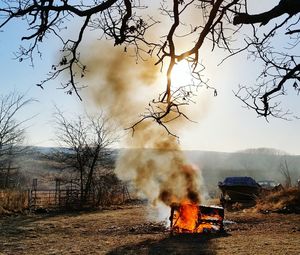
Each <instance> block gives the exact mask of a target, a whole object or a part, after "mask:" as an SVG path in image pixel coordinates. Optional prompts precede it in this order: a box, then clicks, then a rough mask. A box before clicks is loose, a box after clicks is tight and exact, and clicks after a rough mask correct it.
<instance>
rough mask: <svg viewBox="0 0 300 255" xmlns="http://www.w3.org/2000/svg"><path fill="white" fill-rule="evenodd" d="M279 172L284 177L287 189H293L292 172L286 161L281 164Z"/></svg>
mask: <svg viewBox="0 0 300 255" xmlns="http://www.w3.org/2000/svg"><path fill="white" fill-rule="evenodd" d="M279 171H280V173H281V174H282V176H283V177H284V181H285V185H284V186H285V188H290V187H292V178H291V175H290V170H289V166H288V163H287V160H286V159H285V160H284V161H283V162H280V166H279Z"/></svg>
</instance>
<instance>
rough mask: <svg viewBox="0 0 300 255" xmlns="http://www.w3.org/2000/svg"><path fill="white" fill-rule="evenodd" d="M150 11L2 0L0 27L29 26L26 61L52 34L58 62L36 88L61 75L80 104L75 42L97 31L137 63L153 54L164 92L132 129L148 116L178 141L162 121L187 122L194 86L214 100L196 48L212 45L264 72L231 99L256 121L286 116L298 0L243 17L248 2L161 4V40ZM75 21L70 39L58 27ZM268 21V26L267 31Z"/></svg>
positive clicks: (136, 5)
mask: <svg viewBox="0 0 300 255" xmlns="http://www.w3.org/2000/svg"><path fill="white" fill-rule="evenodd" d="M149 7H150V3H147V2H145V3H142V1H139V0H103V1H100V0H95V1H84V2H83V1H68V0H62V1H58V0H43V1H42V0H40V1H38V0H33V1H25V0H18V1H8V0H4V1H2V3H1V5H0V29H4V28H5V27H6V25H7V24H8V23H9V22H11V21H12V20H25V21H26V22H27V32H28V33H29V34H27V35H24V36H23V37H22V40H23V41H28V42H30V44H29V46H28V47H27V48H26V47H24V46H21V47H20V49H19V52H18V53H16V58H17V59H19V61H23V60H27V59H28V60H30V61H31V63H32V64H33V60H34V57H35V56H36V54H37V55H41V54H42V52H40V50H39V45H40V44H42V43H44V42H45V40H46V39H48V38H49V36H50V35H53V36H55V37H57V38H58V39H59V40H60V41H61V43H62V48H61V52H62V53H61V56H62V57H61V59H60V61H59V62H58V63H54V64H53V65H52V69H51V70H50V72H49V73H48V76H47V77H46V79H44V80H43V81H41V82H40V83H38V84H37V85H38V86H40V87H41V88H43V87H44V85H45V83H46V82H47V81H49V80H52V79H56V78H57V77H59V76H61V75H62V74H64V73H67V74H68V77H69V78H68V79H67V81H66V82H65V83H63V84H61V86H62V88H63V89H64V90H65V91H66V92H67V93H68V94H72V93H73V92H74V93H75V94H77V96H78V97H79V98H80V99H81V97H80V92H79V90H80V89H81V88H83V87H85V86H86V85H85V84H82V80H81V78H83V77H84V76H85V75H86V72H87V70H88V66H86V65H85V64H84V63H82V62H81V59H80V45H81V44H82V41H83V39H84V37H85V34H86V33H88V31H90V30H95V31H97V32H99V34H100V35H101V37H102V38H104V39H106V40H113V42H114V45H115V46H119V45H122V47H124V51H126V52H127V49H129V48H130V49H133V52H134V54H135V57H136V59H137V61H143V60H144V58H145V56H148V57H157V61H156V65H161V66H162V67H163V65H166V66H167V68H166V74H165V75H166V84H165V89H164V91H163V92H162V93H161V94H160V95H159V96H158V98H157V99H154V100H153V101H151V102H150V103H149V107H148V108H147V109H146V111H145V113H144V114H142V115H141V118H140V119H139V120H138V121H137V122H136V123H134V124H133V125H132V126H131V128H132V129H133V131H134V130H135V127H136V125H138V124H139V123H141V122H142V121H144V120H145V119H152V120H154V121H155V122H156V123H158V124H159V125H162V126H163V128H165V129H166V130H167V132H168V133H169V134H171V135H175V136H176V134H174V133H173V132H171V131H170V130H169V129H168V122H170V121H171V120H174V119H176V118H179V117H183V118H186V119H189V118H188V116H187V115H186V114H185V113H184V109H185V107H186V106H188V105H189V104H190V103H192V102H193V100H192V96H194V94H195V93H196V91H197V90H198V88H199V87H202V86H204V87H208V88H211V89H212V90H213V95H215V96H216V95H217V91H216V89H214V87H213V86H210V85H208V84H207V82H206V81H205V80H203V78H202V74H201V72H202V71H203V68H202V65H201V63H200V60H201V55H200V51H201V49H202V47H203V45H210V46H211V49H212V50H215V49H216V48H221V49H224V50H226V51H227V52H228V53H229V56H228V57H232V56H235V55H237V54H239V53H240V52H242V51H246V50H247V51H248V53H249V55H250V56H252V57H254V58H255V59H257V60H258V61H262V62H263V63H264V69H263V70H262V73H261V74H260V76H259V79H258V80H259V83H258V84H256V85H252V86H250V87H247V86H240V88H239V89H238V91H237V92H235V95H236V96H237V97H238V98H239V99H240V100H242V101H243V102H244V103H245V104H246V106H247V107H249V108H251V109H253V110H255V111H256V113H257V114H258V115H260V116H264V117H267V116H274V117H280V118H285V117H286V115H287V114H288V113H289V111H284V110H283V108H281V103H280V101H276V99H277V98H279V97H280V96H283V95H286V94H287V93H286V90H287V88H286V87H287V86H289V87H292V88H293V89H294V90H295V91H296V92H297V94H298V93H299V92H300V88H299V85H298V83H299V81H300V78H299V64H298V63H299V57H300V56H299V55H297V47H298V44H299V41H300V30H299V27H298V26H299V20H300V17H299V12H300V1H299V0H281V1H280V2H279V3H278V4H277V5H276V6H274V7H273V8H271V9H270V10H269V11H266V12H261V13H256V14H251V13H248V1H246V0H232V1H230V0H213V1H212V0H190V1H182V0H170V1H161V7H160V10H159V11H160V13H161V15H162V16H166V17H167V18H168V20H169V22H168V23H167V24H164V26H167V32H166V34H162V35H160V36H158V38H159V39H153V38H152V37H151V36H147V35H148V33H151V32H150V31H152V33H153V28H154V29H155V27H156V26H160V24H161V23H160V20H157V18H153V17H152V16H151V15H150V12H148V11H147V8H149ZM195 10H196V11H197V13H198V14H197V15H198V16H197V19H195V23H193V24H185V22H184V19H183V17H184V15H188V14H189V12H191V11H195ZM145 13H146V14H145ZM73 21H76V22H78V23H80V22H81V23H80V24H81V25H78V28H77V30H76V31H75V32H76V36H75V37H74V38H68V37H67V36H66V35H65V34H64V33H63V30H65V29H66V28H67V27H68V25H69V24H70V23H71V22H73ZM266 24H268V25H269V26H271V27H272V28H271V29H269V31H266V29H265V25H266ZM247 25H250V26H252V28H253V34H248V35H247V37H246V38H245V39H244V41H245V42H246V45H245V46H243V47H241V48H240V49H235V48H233V47H232V42H233V41H234V40H236V39H238V38H239V37H240V36H242V35H241V34H239V33H238V31H239V30H240V29H241V27H243V26H247ZM155 31H156V30H155ZM182 31H184V32H182ZM24 33H26V32H24ZM179 34H180V36H179ZM276 36H286V37H287V39H285V40H286V41H287V42H288V46H287V47H285V48H284V49H279V50H277V49H276V47H275V46H274V45H273V44H272V42H273V40H274V37H276ZM66 37H67V38H66ZM179 37H183V38H185V40H186V42H187V45H188V46H187V48H186V49H185V50H182V49H181V48H180V47H179V45H178V44H177V39H178V38H179ZM298 51H299V50H298ZM226 59H227V58H226ZM181 61H188V63H189V65H190V68H191V76H192V77H193V78H194V82H192V83H191V84H182V86H181V87H180V88H179V89H178V88H174V85H173V81H172V78H171V74H172V72H173V71H174V66H175V65H176V64H177V63H179V62H181ZM64 77H65V76H64Z"/></svg>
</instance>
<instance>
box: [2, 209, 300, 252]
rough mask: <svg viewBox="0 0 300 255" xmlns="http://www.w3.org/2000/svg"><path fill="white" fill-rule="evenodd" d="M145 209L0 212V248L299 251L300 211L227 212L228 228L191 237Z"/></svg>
mask: <svg viewBox="0 0 300 255" xmlns="http://www.w3.org/2000/svg"><path fill="white" fill-rule="evenodd" d="M149 214H152V212H151V210H149V208H148V207H146V206H145V205H139V206H137V205H133V206H119V207H114V208H112V209H110V210H103V211H98V212H97V211H95V212H88V213H87V212H85V213H84V212H77V213H69V214H45V215H31V216H30V215H27V216H10V217H5V218H2V219H1V218H0V229H1V235H0V254H1V255H15V254H18V255H22V254H24V255H25V254H26V255H27V254H31V255H34V254H38V255H43V254H48V255H49V254H62V255H63V254H78V255H80V254H111V255H112V254H119V255H121V254H122V255H123V254H140V255H143V254H145V255H146V254H147V255H148V254H155V255H156V254H167V255H175V254H176V255H180V254H184V255H187V254H189V255H193V254H197V255H201V254H206V255H211V254H216V255H228V254H235V255H245V254H260V255H267V254H276V255H281V254H291V255H298V254H299V250H300V242H299V238H300V223H299V222H300V215H299V214H289V215H281V214H275V213H273V214H267V215H266V214H261V213H253V212H244V211H239V212H230V213H228V212H227V213H226V214H225V218H226V219H227V220H231V221H234V222H235V223H231V224H226V225H225V229H226V231H227V234H222V235H212V236H200V235H199V236H191V237H187V236H182V235H181V236H180V235H179V236H176V237H171V236H170V234H169V232H168V231H165V230H164V228H162V227H160V225H158V224H156V223H153V222H151V221H150V220H149V217H148V216H149Z"/></svg>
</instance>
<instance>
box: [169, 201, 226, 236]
mask: <svg viewBox="0 0 300 255" xmlns="http://www.w3.org/2000/svg"><path fill="white" fill-rule="evenodd" d="M223 219H224V209H223V208H222V207H217V206H202V205H200V206H199V205H197V204H193V203H188V202H187V203H181V204H173V205H172V206H171V217H170V221H171V233H215V232H220V231H223Z"/></svg>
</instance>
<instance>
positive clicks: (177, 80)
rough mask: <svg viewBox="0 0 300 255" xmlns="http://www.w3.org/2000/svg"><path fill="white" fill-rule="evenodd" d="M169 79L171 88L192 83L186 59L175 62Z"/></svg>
mask: <svg viewBox="0 0 300 255" xmlns="http://www.w3.org/2000/svg"><path fill="white" fill-rule="evenodd" d="M171 80H172V87H173V88H178V87H181V86H185V85H190V84H192V82H193V78H192V75H191V72H190V68H189V65H188V63H187V62H186V61H181V62H179V63H176V64H175V66H174V68H173V70H172V74H171Z"/></svg>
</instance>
